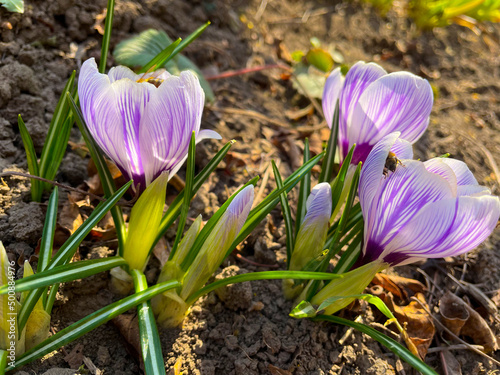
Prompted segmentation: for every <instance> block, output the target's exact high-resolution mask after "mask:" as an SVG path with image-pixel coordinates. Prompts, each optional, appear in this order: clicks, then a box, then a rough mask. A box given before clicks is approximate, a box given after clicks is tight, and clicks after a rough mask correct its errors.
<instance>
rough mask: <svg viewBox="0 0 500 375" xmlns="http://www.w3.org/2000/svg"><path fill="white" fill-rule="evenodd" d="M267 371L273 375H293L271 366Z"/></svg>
mask: <svg viewBox="0 0 500 375" xmlns="http://www.w3.org/2000/svg"><path fill="white" fill-rule="evenodd" d="M267 369H268V370H269V372H270V373H271V375H292V373H291V372H290V371H288V370H283V369H281V368H279V367H276V366H273V365H271V364H269V365H268V366H267Z"/></svg>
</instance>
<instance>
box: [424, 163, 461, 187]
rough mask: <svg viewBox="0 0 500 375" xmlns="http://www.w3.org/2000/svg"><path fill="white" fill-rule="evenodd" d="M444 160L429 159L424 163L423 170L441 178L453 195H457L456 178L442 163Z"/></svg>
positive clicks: (451, 170) (446, 165)
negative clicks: (448, 185)
mask: <svg viewBox="0 0 500 375" xmlns="http://www.w3.org/2000/svg"><path fill="white" fill-rule="evenodd" d="M443 160H444V158H434V159H429V160H427V161H425V162H424V165H425V169H427V170H428V171H429V172H431V173H434V174H437V175H438V176H441V177H443V178H444V179H445V180H446V181H448V183H449V184H450V188H451V190H452V191H453V195H454V196H456V195H457V177H456V176H455V173H454V172H453V169H451V168H450V167H449V166H448V164H446V163H445V162H444V161H443Z"/></svg>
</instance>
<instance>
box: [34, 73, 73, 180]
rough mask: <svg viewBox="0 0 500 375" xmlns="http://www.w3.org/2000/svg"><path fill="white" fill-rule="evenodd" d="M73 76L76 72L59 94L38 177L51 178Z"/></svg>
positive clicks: (41, 157) (66, 114)
mask: <svg viewBox="0 0 500 375" xmlns="http://www.w3.org/2000/svg"><path fill="white" fill-rule="evenodd" d="M75 74H76V72H75V71H73V73H72V74H71V76H70V77H69V79H68V82H67V83H66V86H65V87H64V89H63V93H62V94H61V97H60V98H59V101H58V103H57V106H56V109H55V111H54V115H53V116H52V121H51V122H50V126H49V131H48V133H47V137H46V138H45V142H44V144H43V149H42V154H41V155H40V163H39V165H38V168H39V172H40V174H39V176H40V177H44V178H48V179H51V176H50V175H49V173H48V172H49V170H50V169H51V165H52V164H53V163H55V158H54V151H55V150H56V148H57V143H58V142H60V141H59V139H60V137H61V129H62V128H63V126H64V122H65V120H66V117H67V116H68V112H69V105H68V101H67V99H66V92H71V91H72V89H73V84H74V82H75ZM43 186H46V188H49V187H51V186H50V185H48V184H43Z"/></svg>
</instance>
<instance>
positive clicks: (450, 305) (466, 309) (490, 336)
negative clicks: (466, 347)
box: [439, 292, 498, 353]
mask: <svg viewBox="0 0 500 375" xmlns="http://www.w3.org/2000/svg"><path fill="white" fill-rule="evenodd" d="M439 311H440V314H441V317H442V319H441V320H442V322H443V324H444V325H445V326H446V327H447V328H449V329H450V330H451V331H452V332H454V333H455V334H456V335H457V336H458V335H462V336H468V337H470V338H471V339H472V341H473V342H474V344H476V345H481V346H483V347H484V352H485V353H490V352H492V351H495V350H497V349H498V342H497V339H496V337H495V334H494V333H493V331H492V330H491V329H490V327H489V326H488V323H487V322H486V320H484V319H483V317H482V316H481V315H479V313H478V312H477V311H475V310H474V309H473V308H472V307H470V306H469V305H468V304H467V303H465V301H464V300H463V299H461V298H460V297H458V296H456V295H454V294H453V293H450V292H447V293H446V294H445V295H444V296H443V297H442V298H441V300H440V301H439ZM462 323H463V324H462ZM460 325H462V326H461V327H460Z"/></svg>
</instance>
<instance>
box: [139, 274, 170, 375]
mask: <svg viewBox="0 0 500 375" xmlns="http://www.w3.org/2000/svg"><path fill="white" fill-rule="evenodd" d="M131 274H132V278H133V279H134V285H135V292H136V293H139V292H142V291H144V290H146V289H147V288H148V283H147V282H146V276H144V274H143V273H142V272H141V271H139V270H136V269H134V270H131ZM137 318H138V320H139V335H140V344H141V352H142V359H143V360H144V367H145V370H146V374H148V375H149V374H153V375H161V374H165V363H164V362H163V354H162V350H161V342H160V335H159V333H158V327H156V322H155V316H154V314H153V309H152V308H151V302H150V301H146V302H143V303H141V304H140V305H139V306H137Z"/></svg>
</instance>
